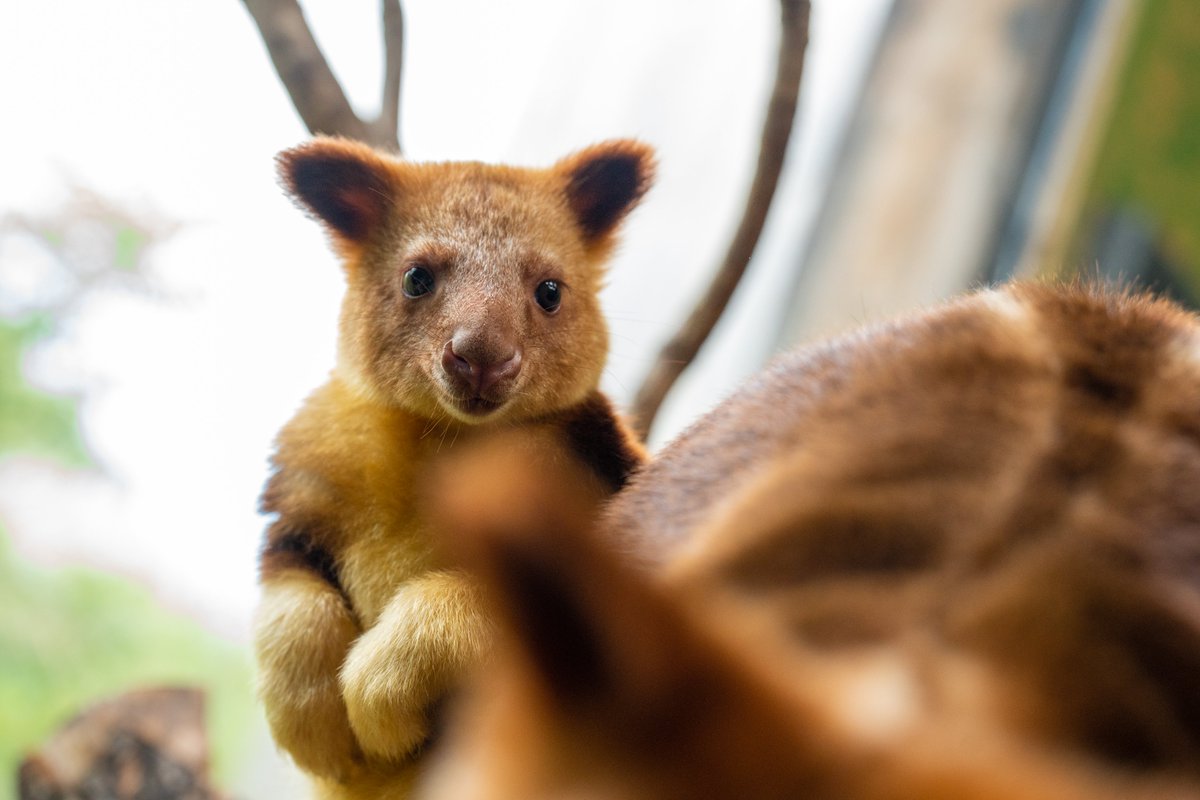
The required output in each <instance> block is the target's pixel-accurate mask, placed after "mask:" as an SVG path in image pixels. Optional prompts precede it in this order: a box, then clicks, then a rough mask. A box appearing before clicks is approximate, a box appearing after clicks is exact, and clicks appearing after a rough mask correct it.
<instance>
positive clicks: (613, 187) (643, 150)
mask: <svg viewBox="0 0 1200 800" xmlns="http://www.w3.org/2000/svg"><path fill="white" fill-rule="evenodd" d="M654 166H655V162H654V150H653V148H651V147H650V146H649V145H647V144H643V143H642V142H638V141H634V140H633V139H613V140H611V141H607V142H601V143H600V144H596V145H592V146H591V147H588V148H586V149H584V150H581V151H579V152H578V153H574V154H572V155H569V156H567V157H566V158H564V159H563V160H562V161H559V162H558V164H556V165H555V167H554V169H555V170H556V171H557V172H559V173H560V174H561V175H563V176H564V178H565V179H566V195H567V202H568V204H569V205H570V207H571V211H573V212H574V213H575V218H576V219H577V220H578V221H579V226H580V228H582V229H583V234H584V238H585V239H586V240H587V241H588V242H589V243H594V242H598V241H600V240H602V239H604V237H605V236H607V235H608V234H609V233H611V232H612V231H613V230H614V229H615V228H616V226H617V224H618V223H619V222H620V221H621V220H622V219H623V218H624V217H625V215H626V214H627V213H629V211H630V210H631V209H632V208H633V207H634V206H635V205H637V202H638V200H640V199H641V198H642V195H643V194H645V193H646V190H647V189H649V188H650V184H651V183H653V182H654Z"/></svg>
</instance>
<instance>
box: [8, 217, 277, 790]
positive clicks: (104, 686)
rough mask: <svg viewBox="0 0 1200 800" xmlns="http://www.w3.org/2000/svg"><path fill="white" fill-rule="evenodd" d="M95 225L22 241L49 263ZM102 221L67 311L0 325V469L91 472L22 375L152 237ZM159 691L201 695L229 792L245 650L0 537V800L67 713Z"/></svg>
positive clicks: (129, 587) (56, 414) (243, 728)
mask: <svg viewBox="0 0 1200 800" xmlns="http://www.w3.org/2000/svg"><path fill="white" fill-rule="evenodd" d="M93 205H94V204H93ZM96 216H97V214H96V213H95V212H93V211H90V210H87V211H86V213H83V214H76V212H74V211H72V209H70V208H68V209H67V210H65V211H64V212H63V218H64V219H63V221H62V224H61V225H58V226H57V227H56V226H45V225H39V226H32V225H26V226H24V227H23V228H22V229H21V230H22V231H31V232H32V233H33V234H34V235H36V236H37V237H38V239H39V240H40V241H41V242H43V243H44V244H45V245H46V246H47V247H48V248H50V249H51V250H52V251H54V252H57V250H61V249H62V244H63V242H64V241H66V239H68V238H69V237H68V236H67V234H66V233H64V231H68V232H69V231H70V230H71V224H72V222H73V221H74V220H76V219H83V220H85V221H89V220H91V219H93V218H95V217H96ZM110 217H111V218H110ZM101 221H102V223H103V224H104V225H105V226H106V227H107V228H108V229H109V230H110V231H111V232H112V234H113V236H112V239H111V241H112V247H111V249H110V250H109V251H108V252H107V253H102V254H100V255H99V256H96V257H95V258H96V260H95V261H94V262H93V263H92V264H91V265H88V266H84V267H79V268H78V270H77V271H78V272H79V274H80V275H84V276H88V278H87V279H86V280H85V279H80V280H79V281H78V284H77V286H76V289H75V290H74V294H73V295H72V297H71V302H69V303H65V304H60V305H58V306H56V307H52V306H47V307H44V308H41V309H37V308H34V309H33V310H31V311H28V312H26V313H24V314H23V315H22V316H21V317H20V318H19V319H14V318H8V319H6V318H4V317H0V459H6V458H11V457H14V456H18V455H20V456H35V457H38V458H43V459H49V460H52V461H54V462H56V463H58V464H60V465H61V466H62V467H64V468H66V469H89V468H90V469H94V468H95V467H94V466H93V465H92V462H91V459H90V457H89V455H88V451H87V448H86V446H85V443H84V442H83V439H82V436H81V432H80V426H79V418H78V411H79V402H78V400H77V399H76V398H72V397H65V396H59V395H56V394H51V393H48V392H45V391H42V390H40V389H38V388H36V387H34V386H31V385H30V384H29V382H28V380H27V379H26V377H25V374H24V372H23V363H24V360H25V359H26V357H27V356H28V353H29V351H30V348H32V347H34V346H36V345H37V344H38V343H39V342H41V341H42V340H44V339H45V338H47V337H50V336H53V335H54V333H55V331H56V329H57V326H58V325H59V323H60V322H61V321H62V320H61V319H60V317H62V316H64V315H67V314H70V313H73V312H74V310H75V309H76V308H77V307H78V305H79V303H80V302H81V301H83V300H85V299H86V298H85V295H86V294H87V292H88V291H89V290H90V288H91V287H93V286H96V285H100V284H101V283H102V282H103V280H104V279H106V276H117V275H123V276H126V277H128V276H129V275H130V274H131V273H136V272H137V271H138V270H139V269H140V268H141V261H142V259H143V258H144V256H145V253H146V251H147V248H148V246H149V245H150V244H151V243H152V238H153V237H150V236H148V235H147V234H145V233H144V232H143V231H142V230H141V229H139V228H137V227H136V226H132V225H130V224H129V223H128V222H127V221H125V220H123V219H121V218H119V217H112V215H109V216H107V217H102V220H101ZM63 263H64V264H67V261H66V260H65V258H64V260H63ZM9 266H12V265H9ZM69 266H71V267H75V266H77V265H75V264H70V265H69ZM17 268H19V266H18V267H17ZM64 502H70V499H69V498H64ZM163 685H188V686H198V687H201V688H203V689H205V690H206V691H207V696H208V722H209V730H208V732H209V741H210V744H211V745H212V746H213V758H214V762H215V772H216V779H217V781H218V783H225V784H228V781H229V778H230V776H231V775H233V774H234V773H235V772H236V770H237V768H238V766H239V760H240V758H241V757H242V756H243V753H244V751H245V748H246V745H247V743H248V741H249V739H250V737H251V736H252V731H253V730H254V724H253V723H254V721H255V717H256V709H255V703H254V699H253V691H252V688H251V677H250V666H249V663H248V654H247V653H246V652H244V649H242V648H239V647H236V646H234V645H232V644H230V643H228V642H225V641H223V640H221V639H219V638H218V637H217V636H215V635H213V634H211V633H209V632H207V631H205V630H204V629H203V628H202V627H201V626H200V625H199V624H198V623H197V622H195V621H193V620H191V619H189V618H188V617H186V616H184V615H182V614H178V613H174V612H172V611H170V610H168V609H166V608H165V607H164V606H163V605H162V604H161V603H160V602H159V601H158V600H157V599H156V598H155V597H154V595H153V594H152V593H151V592H150V591H149V590H148V589H146V588H145V587H144V586H142V585H140V584H137V583H135V582H133V581H129V580H125V579H123V578H120V577H117V576H115V575H110V574H105V573H103V572H101V571H99V570H95V569H89V568H83V567H78V568H70V569H58V570H48V569H41V568H38V567H35V566H33V565H31V564H27V563H23V562H22V561H21V560H20V559H19V558H18V557H17V556H16V555H15V554H14V553H13V552H12V550H11V548H10V547H9V544H8V538H7V534H6V532H5V531H4V530H3V528H2V527H0V800H13V798H15V796H16V778H15V776H16V770H17V766H18V764H19V762H20V760H21V759H22V757H23V756H24V755H25V754H26V753H27V752H29V751H30V750H33V749H35V748H37V747H38V746H39V745H41V744H42V743H43V742H44V741H46V739H47V738H48V737H49V736H50V735H51V734H52V733H53V732H54V731H55V730H56V729H57V728H58V727H60V726H61V725H62V724H63V723H65V722H66V721H67V720H69V719H70V718H71V717H73V716H74V715H75V714H76V713H78V712H79V711H81V710H83V709H84V708H85V707H86V706H88V705H90V704H91V703H93V702H95V701H97V700H100V699H102V698H104V697H107V696H111V695H114V694H119V693H121V692H123V691H126V690H129V689H134V688H146V687H152V686H163Z"/></svg>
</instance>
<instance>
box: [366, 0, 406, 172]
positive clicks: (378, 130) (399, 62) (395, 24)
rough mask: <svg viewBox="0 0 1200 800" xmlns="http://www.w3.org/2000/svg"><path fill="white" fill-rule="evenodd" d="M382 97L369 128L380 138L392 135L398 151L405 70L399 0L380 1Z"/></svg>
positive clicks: (402, 15)
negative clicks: (402, 85) (401, 79)
mask: <svg viewBox="0 0 1200 800" xmlns="http://www.w3.org/2000/svg"><path fill="white" fill-rule="evenodd" d="M382 6H383V9H382V13H383V57H384V65H383V97H382V99H381V100H380V103H379V116H378V117H377V118H376V120H375V122H374V123H373V124H372V127H373V128H374V129H375V135H376V136H377V137H379V138H381V139H383V138H385V137H391V139H392V140H393V141H394V142H395V150H396V151H397V152H399V151H400V134H399V130H400V77H401V72H402V71H403V69H404V12H403V11H402V10H401V8H400V0H382Z"/></svg>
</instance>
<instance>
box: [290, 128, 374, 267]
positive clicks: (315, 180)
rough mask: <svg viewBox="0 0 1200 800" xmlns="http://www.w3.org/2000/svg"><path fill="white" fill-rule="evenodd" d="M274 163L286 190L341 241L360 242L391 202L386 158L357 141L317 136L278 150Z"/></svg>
mask: <svg viewBox="0 0 1200 800" xmlns="http://www.w3.org/2000/svg"><path fill="white" fill-rule="evenodd" d="M276 164H277V166H278V168H279V178H280V181H281V182H282V183H283V186H284V188H285V189H286V190H287V192H288V194H290V195H291V196H292V197H293V198H294V199H295V200H296V201H297V202H298V203H299V204H300V205H301V206H302V207H303V208H305V209H306V210H308V211H309V212H311V213H312V214H313V215H314V216H315V217H317V219H319V220H320V221H321V222H323V223H324V224H325V225H326V227H327V228H328V229H329V231H330V233H332V234H333V235H334V238H335V239H336V240H338V241H340V242H342V243H345V244H362V243H364V242H365V241H366V240H367V239H368V238H369V237H370V236H371V234H372V233H373V232H374V231H375V230H376V229H377V228H378V227H379V225H380V224H382V223H383V221H384V220H385V219H386V216H387V213H388V211H389V209H390V208H391V206H392V203H393V202H394V193H395V186H394V182H393V180H392V174H391V169H390V168H389V164H388V160H387V159H386V158H385V157H384V156H382V155H380V154H379V153H377V152H375V150H373V149H372V148H370V147H368V146H367V145H365V144H362V143H360V142H354V141H351V140H349V139H338V138H333V137H318V138H316V139H314V140H313V141H311V142H308V143H307V144H303V145H300V146H299V147H294V148H292V149H291V150H284V151H283V152H282V153H280V154H279V155H278V156H277V157H276Z"/></svg>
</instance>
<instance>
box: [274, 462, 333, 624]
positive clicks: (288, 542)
mask: <svg viewBox="0 0 1200 800" xmlns="http://www.w3.org/2000/svg"><path fill="white" fill-rule="evenodd" d="M285 476H286V473H285V472H284V471H283V470H280V471H278V472H276V473H275V474H274V475H272V476H271V478H270V480H268V481H267V486H266V489H264V490H263V494H262V497H261V498H260V499H259V511H260V513H263V514H270V515H272V516H273V517H274V519H273V520H272V521H271V523H270V524H269V525H268V526H267V530H266V533H265V534H264V536H263V544H262V550H261V551H260V553H259V560H258V571H259V581H260V582H262V583H266V582H267V581H269V580H271V579H272V578H274V577H275V576H277V575H280V574H281V573H283V572H286V571H288V570H305V571H308V572H311V573H312V574H314V575H317V576H318V577H320V578H321V579H322V580H324V581H325V582H326V583H328V584H329V585H330V586H331V587H333V588H334V589H335V590H336V591H337V592H338V593H339V594H340V595H341V596H342V598H343V599H344V600H346V603H347V605H349V599H348V597H347V595H346V592H345V590H344V589H343V587H342V583H341V579H340V577H339V576H338V565H337V559H336V558H335V557H334V554H333V551H332V550H330V549H329V548H328V547H327V546H326V545H325V543H326V542H328V541H329V539H330V537H329V536H328V535H327V526H324V525H322V524H321V522H320V521H319V520H317V519H313V518H311V515H310V514H303V513H301V512H299V511H298V510H297V509H296V508H294V507H292V504H291V503H289V499H290V496H289V493H288V490H287V481H286V477H285Z"/></svg>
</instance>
